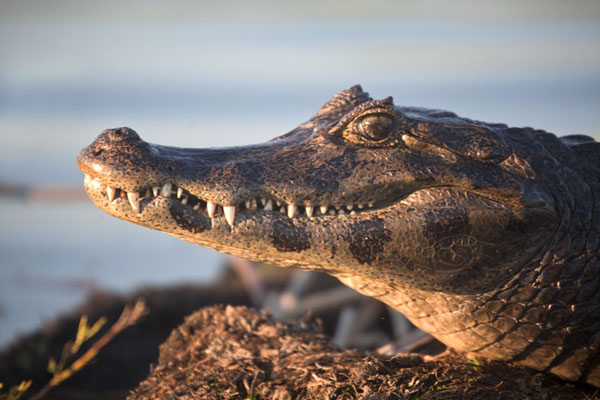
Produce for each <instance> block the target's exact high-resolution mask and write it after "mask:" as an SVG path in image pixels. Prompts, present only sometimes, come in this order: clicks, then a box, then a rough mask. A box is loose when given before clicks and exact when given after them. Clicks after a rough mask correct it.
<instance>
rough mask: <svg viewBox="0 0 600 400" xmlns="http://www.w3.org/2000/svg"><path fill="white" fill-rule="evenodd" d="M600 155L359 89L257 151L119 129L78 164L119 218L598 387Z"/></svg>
mask: <svg viewBox="0 0 600 400" xmlns="http://www.w3.org/2000/svg"><path fill="white" fill-rule="evenodd" d="M599 146H600V145H599V144H598V143H596V142H594V140H593V139H591V138H589V137H586V136H580V135H577V136H568V137H564V138H561V139H559V138H557V137H556V136H554V135H552V134H550V133H547V132H544V131H540V130H535V129H531V128H510V127H507V126H506V125H503V124H488V123H484V122H479V121H473V120H470V119H466V118H461V117H458V116H457V115H456V114H454V113H451V112H447V111H440V110H429V109H421V108H414V107H400V106H394V104H393V101H392V99H391V98H387V99H384V100H373V99H371V98H370V97H369V95H368V94H367V93H365V92H363V91H362V89H361V88H360V86H354V87H352V88H350V89H348V90H345V91H343V92H341V93H339V94H337V95H335V96H334V97H333V98H332V99H331V100H329V101H328V102H327V103H326V104H325V105H324V106H323V107H322V108H321V109H320V110H319V111H318V112H317V113H316V114H315V115H314V116H313V117H312V118H311V119H310V120H309V121H307V122H305V123H303V124H301V125H300V126H298V127H297V128H295V129H294V130H292V131H291V132H289V133H287V134H285V135H283V136H280V137H278V138H275V139H274V140H271V141H269V142H267V143H265V144H262V145H254V146H248V147H233V148H224V149H183V148H173V147H166V146H159V145H155V144H150V143H146V142H144V141H143V140H141V139H140V137H139V136H138V135H137V133H135V132H134V131H133V130H131V129H129V128H118V129H109V130H106V131H104V132H103V133H102V134H101V135H100V136H98V138H97V139H96V140H95V141H94V143H92V144H91V145H90V146H88V147H87V148H85V149H84V150H82V152H81V153H80V154H79V157H78V164H79V167H80V169H81V170H82V171H83V172H84V173H85V188H86V190H87V192H88V194H89V197H90V198H91V199H92V200H93V201H94V203H95V204H96V205H97V206H98V207H100V208H101V209H102V210H104V211H106V212H108V213H109V214H112V215H114V216H116V217H119V218H122V219H125V220H128V221H131V222H134V223H137V224H140V225H145V226H147V227H150V228H153V229H158V230H161V231H164V232H168V233H170V234H172V235H174V236H177V237H179V238H181V239H184V240H187V241H190V242H193V243H196V244H198V245H201V246H205V247H209V248H212V249H215V250H218V251H222V252H226V253H230V254H234V255H237V256H240V257H246V258H249V259H253V260H257V261H264V262H268V263H272V264H276V265H281V266H298V267H300V268H304V269H318V270H324V271H327V272H328V273H330V274H332V275H334V276H336V277H338V278H339V279H340V280H341V281H342V282H344V283H345V284H347V285H348V286H350V287H352V288H355V289H356V290H358V291H359V292H361V293H364V294H366V295H369V296H373V297H376V298H378V299H380V300H382V301H384V302H385V303H387V304H389V305H391V306H392V307H394V308H396V309H397V310H399V311H401V312H403V313H404V314H405V315H406V316H407V317H408V318H409V319H410V320H411V321H412V322H413V323H414V324H415V325H416V326H418V327H419V328H421V329H423V330H425V331H427V332H429V333H431V334H432V335H433V336H435V337H436V338H438V339H439V340H440V341H442V342H444V343H445V344H447V345H448V346H450V347H452V348H454V349H456V350H459V351H464V352H469V353H471V354H472V355H475V356H479V357H486V358H491V359H500V360H506V361H511V362H515V363H518V364H521V365H525V366H528V367H531V368H535V369H538V370H543V371H549V372H551V373H554V374H556V375H558V376H560V377H562V378H564V379H566V380H570V381H583V382H587V383H590V384H592V385H595V386H598V387H600V351H599V346H600V309H599V304H600V260H599V258H598V256H599V254H598V229H599V228H600V220H599V218H600V210H599V209H598V206H597V205H596V201H595V197H596V195H598V193H600V186H599V182H598V177H599V176H600V171H599V167H600V157H599V155H600V148H599Z"/></svg>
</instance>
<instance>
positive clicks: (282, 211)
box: [279, 206, 287, 214]
mask: <svg viewBox="0 0 600 400" xmlns="http://www.w3.org/2000/svg"><path fill="white" fill-rule="evenodd" d="M279 212H280V213H282V214H285V213H287V210H286V208H285V206H281V208H280V209H279Z"/></svg>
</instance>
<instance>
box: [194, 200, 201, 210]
mask: <svg viewBox="0 0 600 400" xmlns="http://www.w3.org/2000/svg"><path fill="white" fill-rule="evenodd" d="M198 210H200V202H197V203H196V205H195V206H194V211H198Z"/></svg>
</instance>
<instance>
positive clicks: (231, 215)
mask: <svg viewBox="0 0 600 400" xmlns="http://www.w3.org/2000/svg"><path fill="white" fill-rule="evenodd" d="M223 213H225V219H226V220H227V223H228V224H229V225H231V226H233V220H234V219H235V206H223Z"/></svg>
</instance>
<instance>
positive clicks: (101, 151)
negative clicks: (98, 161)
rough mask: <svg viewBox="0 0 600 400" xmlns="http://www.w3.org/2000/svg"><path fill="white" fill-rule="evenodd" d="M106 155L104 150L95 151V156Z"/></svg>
mask: <svg viewBox="0 0 600 400" xmlns="http://www.w3.org/2000/svg"><path fill="white" fill-rule="evenodd" d="M102 153H104V149H96V150H94V151H93V154H94V156H96V157H97V156H99V155H100V154H102Z"/></svg>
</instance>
